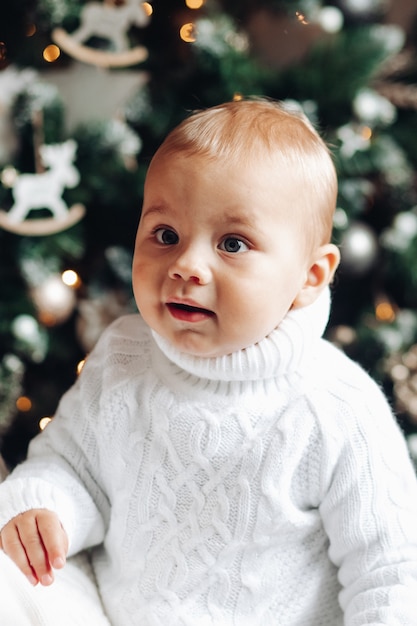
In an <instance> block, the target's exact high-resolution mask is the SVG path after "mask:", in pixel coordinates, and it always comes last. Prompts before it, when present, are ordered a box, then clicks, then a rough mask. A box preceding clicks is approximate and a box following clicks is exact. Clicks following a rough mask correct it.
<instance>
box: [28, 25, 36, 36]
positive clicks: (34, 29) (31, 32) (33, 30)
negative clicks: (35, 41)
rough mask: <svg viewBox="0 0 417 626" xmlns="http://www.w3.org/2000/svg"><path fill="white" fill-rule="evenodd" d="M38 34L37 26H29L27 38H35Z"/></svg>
mask: <svg viewBox="0 0 417 626" xmlns="http://www.w3.org/2000/svg"><path fill="white" fill-rule="evenodd" d="M35 33H36V25H35V24H29V26H28V27H27V30H26V37H33V35H34V34H35Z"/></svg>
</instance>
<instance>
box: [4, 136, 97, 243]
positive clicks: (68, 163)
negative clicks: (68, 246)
mask: <svg viewBox="0 0 417 626" xmlns="http://www.w3.org/2000/svg"><path fill="white" fill-rule="evenodd" d="M76 149H77V144H76V143H75V141H74V140H72V139H69V140H68V141H66V142H64V143H61V144H51V145H42V146H40V148H39V153H40V158H41V161H42V164H43V166H45V167H46V168H47V169H46V170H45V171H43V172H41V173H37V174H17V175H16V179H15V182H14V185H13V188H12V194H13V199H14V204H13V205H12V207H11V209H10V210H9V211H8V212H6V211H1V210H0V227H2V228H4V229H5V230H8V231H11V232H14V233H16V234H18V235H49V234H52V233H56V232H60V231H62V230H66V229H67V228H69V227H70V226H72V225H73V224H75V223H76V222H78V221H79V220H80V219H81V218H82V217H83V215H84V212H85V209H84V206H83V205H81V204H75V205H73V206H72V207H71V208H68V207H67V205H66V203H65V202H64V200H63V199H62V197H61V195H62V193H63V191H64V189H65V188H66V187H75V186H76V185H77V184H78V182H79V180H80V175H79V172H78V170H77V169H76V167H75V166H74V164H73V161H74V158H75V153H76ZM33 209H34V210H37V209H49V210H50V211H51V213H52V217H50V218H48V217H47V218H40V219H27V217H28V214H29V213H30V212H31V211H32V210H33Z"/></svg>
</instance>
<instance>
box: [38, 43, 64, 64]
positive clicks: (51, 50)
mask: <svg viewBox="0 0 417 626" xmlns="http://www.w3.org/2000/svg"><path fill="white" fill-rule="evenodd" d="M60 54H61V50H60V49H59V48H58V46H56V45H55V44H54V43H51V44H50V45H49V46H46V48H45V49H44V51H43V54H42V56H43V58H44V59H45V61H47V62H48V63H53V62H54V61H56V60H57V59H58V58H59V56H60Z"/></svg>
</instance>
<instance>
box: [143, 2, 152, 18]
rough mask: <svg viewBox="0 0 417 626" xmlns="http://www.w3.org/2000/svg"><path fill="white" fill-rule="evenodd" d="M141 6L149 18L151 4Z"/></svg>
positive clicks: (145, 3)
mask: <svg viewBox="0 0 417 626" xmlns="http://www.w3.org/2000/svg"><path fill="white" fill-rule="evenodd" d="M142 6H143V9H144V11H145V13H146V15H149V16H151V15H152V13H153V6H152V5H151V4H149V2H142Z"/></svg>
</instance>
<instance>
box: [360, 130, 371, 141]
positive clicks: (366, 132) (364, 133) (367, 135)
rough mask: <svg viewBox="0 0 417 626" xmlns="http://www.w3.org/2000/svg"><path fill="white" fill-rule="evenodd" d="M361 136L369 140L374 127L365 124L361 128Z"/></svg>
mask: <svg viewBox="0 0 417 626" xmlns="http://www.w3.org/2000/svg"><path fill="white" fill-rule="evenodd" d="M361 137H362V138H363V139H365V140H366V141H369V139H370V138H371V137H372V129H371V128H369V126H363V127H362V129H361Z"/></svg>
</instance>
